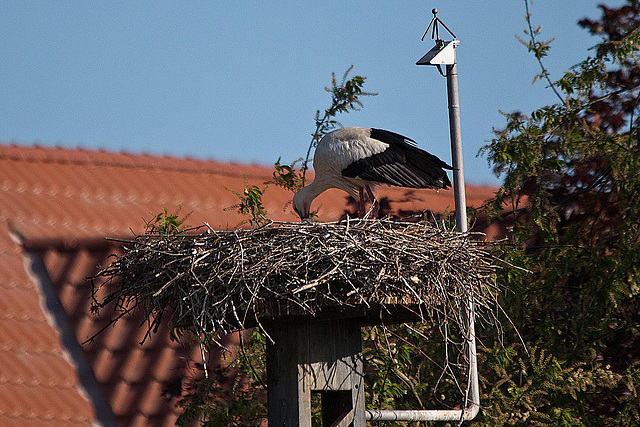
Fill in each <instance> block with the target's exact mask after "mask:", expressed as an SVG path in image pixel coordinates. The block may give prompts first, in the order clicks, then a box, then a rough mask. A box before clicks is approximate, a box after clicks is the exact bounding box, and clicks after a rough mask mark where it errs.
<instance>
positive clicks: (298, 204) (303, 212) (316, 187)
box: [293, 175, 331, 219]
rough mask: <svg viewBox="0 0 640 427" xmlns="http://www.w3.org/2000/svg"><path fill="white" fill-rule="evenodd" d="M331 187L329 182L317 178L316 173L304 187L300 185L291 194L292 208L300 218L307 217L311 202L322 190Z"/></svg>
mask: <svg viewBox="0 0 640 427" xmlns="http://www.w3.org/2000/svg"><path fill="white" fill-rule="evenodd" d="M329 188H331V184H329V183H326V182H324V181H323V180H322V179H318V176H317V175H316V177H315V179H314V180H313V182H312V183H311V184H309V185H307V186H306V187H302V188H301V189H300V190H298V191H297V192H296V194H295V195H294V196H293V208H294V210H295V211H296V212H297V213H298V215H300V217H301V219H305V218H309V213H310V212H311V202H313V200H314V199H315V198H316V197H318V196H319V195H320V194H321V193H322V192H323V191H325V190H327V189H329Z"/></svg>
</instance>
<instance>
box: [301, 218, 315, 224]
mask: <svg viewBox="0 0 640 427" xmlns="http://www.w3.org/2000/svg"><path fill="white" fill-rule="evenodd" d="M300 222H301V223H303V224H313V223H315V221H314V220H313V218H302V220H301V221H300Z"/></svg>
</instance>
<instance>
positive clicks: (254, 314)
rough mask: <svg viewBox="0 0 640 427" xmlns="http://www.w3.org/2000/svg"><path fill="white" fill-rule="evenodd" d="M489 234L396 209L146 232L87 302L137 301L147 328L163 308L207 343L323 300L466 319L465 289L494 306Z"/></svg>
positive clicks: (127, 306)
mask: <svg viewBox="0 0 640 427" xmlns="http://www.w3.org/2000/svg"><path fill="white" fill-rule="evenodd" d="M203 228H205V227H204V226H203ZM487 245H488V244H487V243H485V242H483V241H481V240H479V239H477V238H474V236H472V235H470V234H461V233H457V232H454V231H450V230H446V229H443V228H438V227H436V226H434V225H433V224H429V223H426V222H420V223H411V222H399V221H393V220H366V221H357V222H354V221H351V223H349V222H339V223H314V224H300V223H274V224H271V225H268V226H265V227H261V228H257V229H253V230H233V231H213V230H211V229H210V228H206V232H204V233H202V234H184V233H183V234H177V235H169V236H167V235H152V234H145V235H141V236H138V237H137V238H136V239H135V241H133V242H131V244H130V245H129V247H128V248H126V249H125V250H124V252H123V254H122V255H121V256H119V257H117V258H116V259H115V260H114V261H113V262H112V263H111V265H109V266H108V267H106V268H105V269H104V270H102V271H101V272H100V273H99V274H98V275H97V276H96V277H95V278H94V279H100V280H98V282H102V284H101V285H100V287H103V286H109V288H108V295H107V296H106V297H105V298H103V299H102V300H98V299H97V297H96V299H95V303H94V306H95V309H96V310H99V309H101V308H103V307H105V306H106V305H108V304H109V303H112V302H115V303H116V307H117V308H116V309H117V310H120V311H128V310H131V309H132V307H133V306H138V307H141V308H142V309H144V310H145V314H146V315H147V318H148V319H149V330H150V331H153V330H154V329H155V328H156V327H157V325H158V324H159V322H160V319H161V318H162V316H163V315H169V316H170V326H171V327H173V328H178V329H182V330H190V331H194V332H196V333H198V335H199V336H204V337H206V339H207V340H208V341H210V342H217V341H218V340H217V337H218V336H219V335H221V334H225V333H228V332H230V331H233V330H237V329H242V328H245V327H247V326H252V325H255V324H256V322H259V319H264V318H271V317H278V316H284V315H316V314H317V313H318V312H319V311H323V310H329V309H332V310H349V309H352V310H353V309H361V310H365V311H367V310H368V311H369V312H371V311H372V310H379V311H385V310H388V308H389V307H392V306H393V307H397V306H403V307H407V308H410V309H412V310H416V312H417V313H420V315H422V316H428V317H432V318H433V317H435V316H434V313H435V314H437V318H439V319H441V320H442V319H444V320H445V321H447V322H454V323H455V324H458V325H462V324H463V322H462V313H463V306H464V304H465V302H466V301H468V300H469V298H472V300H473V301H474V303H475V307H476V309H477V310H478V312H479V313H480V314H481V315H482V314H483V315H485V316H486V317H487V318H489V319H490V320H491V319H492V318H493V317H492V316H493V314H492V313H495V308H496V306H497V302H496V296H495V294H496V292H495V288H494V281H493V277H494V270H495V268H496V267H495V265H494V264H493V257H492V256H491V255H490V253H489V251H488V250H487V249H488V248H487ZM94 295H98V287H96V288H95V289H94Z"/></svg>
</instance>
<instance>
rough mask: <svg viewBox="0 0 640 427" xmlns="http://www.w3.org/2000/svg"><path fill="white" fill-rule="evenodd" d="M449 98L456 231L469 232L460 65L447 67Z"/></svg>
mask: <svg viewBox="0 0 640 427" xmlns="http://www.w3.org/2000/svg"><path fill="white" fill-rule="evenodd" d="M447 96H448V100H449V132H450V134H451V156H452V157H453V194H454V197H455V203H456V229H457V230H458V231H459V232H460V233H466V232H467V203H466V200H467V198H466V195H465V190H464V171H463V168H462V131H461V129H460V103H459V100H458V65H457V64H456V63H453V64H451V65H447Z"/></svg>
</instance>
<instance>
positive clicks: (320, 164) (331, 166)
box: [293, 127, 453, 220]
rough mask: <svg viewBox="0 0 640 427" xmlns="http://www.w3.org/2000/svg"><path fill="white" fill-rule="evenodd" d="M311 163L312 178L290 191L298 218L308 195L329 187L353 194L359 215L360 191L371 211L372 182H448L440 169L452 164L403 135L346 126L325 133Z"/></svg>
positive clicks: (434, 184) (362, 211)
mask: <svg viewBox="0 0 640 427" xmlns="http://www.w3.org/2000/svg"><path fill="white" fill-rule="evenodd" d="M313 168H314V170H315V174H316V176H315V178H314V180H313V182H312V183H311V184H309V185H307V186H306V187H303V188H302V189H300V190H298V192H296V194H295V195H294V196H293V209H294V210H295V211H296V213H297V214H298V215H300V218H301V219H302V220H305V219H306V218H309V212H310V210H311V202H312V201H313V199H315V198H316V197H318V196H319V195H320V194H321V193H322V192H324V191H325V190H328V189H329V188H339V189H340V190H344V191H346V192H347V193H349V194H350V195H351V196H353V197H354V198H356V199H357V200H358V201H359V214H360V217H361V218H362V217H364V215H365V192H366V194H367V195H368V196H369V198H370V199H371V203H372V206H371V210H373V215H374V216H376V213H377V208H378V204H377V201H376V198H375V196H374V194H373V189H374V188H375V186H376V185H378V184H388V185H395V186H399V187H409V188H435V189H440V188H448V187H449V186H450V185H451V181H449V178H448V177H447V174H446V172H445V171H444V169H449V170H452V169H453V168H452V167H451V166H449V165H447V164H446V163H445V162H443V161H442V160H440V159H439V158H437V157H436V156H434V155H433V154H429V153H427V152H426V151H424V150H421V149H419V148H418V147H417V146H416V143H415V141H413V140H411V139H409V138H407V137H405V136H402V135H399V134H397V133H394V132H389V131H386V130H382V129H372V128H363V127H346V128H341V129H337V130H334V131H333V132H330V133H328V134H326V135H325V136H324V137H323V138H322V139H321V140H320V142H319V143H318V146H317V147H316V152H315V155H314V157H313Z"/></svg>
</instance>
